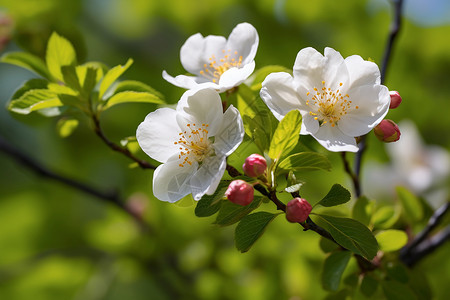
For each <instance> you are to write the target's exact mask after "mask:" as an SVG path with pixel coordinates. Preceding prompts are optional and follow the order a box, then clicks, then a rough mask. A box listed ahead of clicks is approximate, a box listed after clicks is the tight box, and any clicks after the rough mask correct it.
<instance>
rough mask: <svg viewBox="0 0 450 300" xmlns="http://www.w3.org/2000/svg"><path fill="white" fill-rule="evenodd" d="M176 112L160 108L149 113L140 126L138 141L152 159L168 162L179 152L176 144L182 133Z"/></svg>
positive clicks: (137, 135)
mask: <svg viewBox="0 0 450 300" xmlns="http://www.w3.org/2000/svg"><path fill="white" fill-rule="evenodd" d="M176 114H177V113H176V111H175V110H174V109H170V108H159V109H157V110H155V111H154V112H151V113H149V114H148V115H147V116H146V117H145V120H144V121H143V122H142V123H141V124H140V125H139V126H138V128H137V131H136V139H137V141H138V143H139V146H141V148H142V150H143V151H144V152H145V153H146V154H147V155H148V156H150V157H151V158H153V159H155V160H157V161H159V162H163V163H164V162H166V161H167V160H168V159H169V158H170V157H171V156H172V155H174V154H175V153H177V152H178V146H177V145H175V144H174V142H176V141H177V140H178V134H179V133H180V132H181V130H180V127H179V126H178V124H177V121H176Z"/></svg>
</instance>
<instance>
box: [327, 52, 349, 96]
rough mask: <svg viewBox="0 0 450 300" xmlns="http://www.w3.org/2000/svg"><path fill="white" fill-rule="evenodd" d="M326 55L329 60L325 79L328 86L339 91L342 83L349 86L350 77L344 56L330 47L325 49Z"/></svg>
mask: <svg viewBox="0 0 450 300" xmlns="http://www.w3.org/2000/svg"><path fill="white" fill-rule="evenodd" d="M324 54H325V57H326V59H327V62H326V66H325V68H326V70H325V74H324V78H323V80H324V81H325V84H326V86H327V87H329V88H331V89H338V88H339V87H340V83H342V84H345V86H348V82H349V77H350V76H349V71H348V69H347V65H346V64H345V60H344V58H343V57H342V55H341V54H340V53H339V52H338V51H336V50H334V49H332V48H328V47H327V48H325V53H324Z"/></svg>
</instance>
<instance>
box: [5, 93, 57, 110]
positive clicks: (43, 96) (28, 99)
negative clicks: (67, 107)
mask: <svg viewBox="0 0 450 300" xmlns="http://www.w3.org/2000/svg"><path fill="white" fill-rule="evenodd" d="M61 105H63V104H62V103H61V101H60V100H59V99H58V97H57V95H56V94H55V93H53V92H51V91H49V90H29V91H27V92H25V93H24V94H23V95H22V96H21V97H20V98H18V99H15V100H13V101H11V102H10V103H9V106H8V109H9V110H10V111H13V112H15V113H19V114H23V115H26V114H29V113H31V112H32V111H36V110H39V109H43V108H49V107H55V106H61Z"/></svg>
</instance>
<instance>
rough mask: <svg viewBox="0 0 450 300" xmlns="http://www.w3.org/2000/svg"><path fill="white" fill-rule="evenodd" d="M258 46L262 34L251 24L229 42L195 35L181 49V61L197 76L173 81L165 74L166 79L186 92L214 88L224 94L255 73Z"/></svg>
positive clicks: (239, 27) (236, 31) (243, 25)
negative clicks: (201, 88) (186, 90)
mask: <svg viewBox="0 0 450 300" xmlns="http://www.w3.org/2000/svg"><path fill="white" fill-rule="evenodd" d="M258 43H259V37H258V33H257V32H256V29H255V28H254V27H253V26H252V25H250V24H248V23H241V24H238V25H237V26H236V27H235V28H234V29H233V31H232V32H231V34H230V36H229V37H228V40H227V39H225V38H224V37H223V36H216V35H209V36H207V37H203V36H202V35H201V34H200V33H197V34H194V35H193V36H191V37H189V38H188V39H187V41H186V42H185V43H184V45H183V46H182V47H181V51H180V60H181V64H182V65H183V67H184V68H185V69H186V70H187V71H188V72H190V73H191V74H193V75H196V76H186V75H178V76H177V77H172V76H170V75H169V74H167V72H166V71H165V70H164V71H163V74H162V76H163V78H164V79H165V80H167V81H168V82H170V83H172V84H173V85H176V86H179V87H182V88H186V89H193V88H199V86H200V87H211V88H214V89H215V90H217V91H219V92H224V91H226V90H229V89H231V88H233V87H235V86H238V85H240V84H241V83H242V82H243V81H244V80H245V79H247V78H248V77H249V76H250V75H251V74H252V73H253V70H254V69H255V61H254V58H255V55H256V50H257V49H258Z"/></svg>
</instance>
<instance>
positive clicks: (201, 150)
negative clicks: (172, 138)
mask: <svg viewBox="0 0 450 300" xmlns="http://www.w3.org/2000/svg"><path fill="white" fill-rule="evenodd" d="M186 126H187V127H188V128H189V129H188V130H186V131H184V132H180V133H179V134H178V135H179V136H180V138H179V139H178V141H176V142H174V144H175V145H179V150H180V154H179V155H178V158H179V159H183V161H182V162H181V163H180V165H179V166H180V167H184V166H185V165H186V164H188V165H192V162H193V161H194V160H195V161H197V162H199V163H201V162H202V161H203V160H204V159H205V157H207V156H210V155H211V154H212V153H213V151H214V149H213V148H212V144H211V141H210V140H209V139H208V127H209V125H208V124H202V125H201V126H196V125H195V123H193V124H187V125H186Z"/></svg>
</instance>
